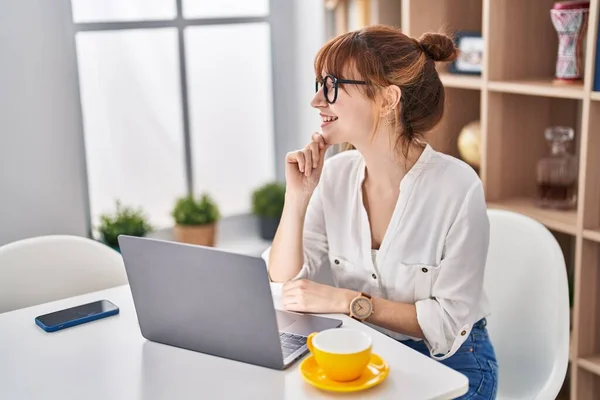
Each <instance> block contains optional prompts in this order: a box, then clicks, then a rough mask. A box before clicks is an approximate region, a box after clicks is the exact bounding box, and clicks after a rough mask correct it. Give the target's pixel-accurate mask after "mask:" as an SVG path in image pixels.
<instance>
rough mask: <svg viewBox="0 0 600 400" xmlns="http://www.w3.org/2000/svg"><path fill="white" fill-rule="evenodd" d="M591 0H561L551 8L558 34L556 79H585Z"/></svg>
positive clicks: (575, 80)
mask: <svg viewBox="0 0 600 400" xmlns="http://www.w3.org/2000/svg"><path fill="white" fill-rule="evenodd" d="M589 7H590V2H589V1H560V2H556V3H554V6H553V7H552V9H551V10H550V19H551V20H552V24H553V25H554V29H556V32H557V34H558V57H557V59H556V74H555V78H556V81H559V82H563V83H580V82H581V80H582V79H583V56H582V54H583V42H584V38H585V34H586V32H587V23H588V15H589Z"/></svg>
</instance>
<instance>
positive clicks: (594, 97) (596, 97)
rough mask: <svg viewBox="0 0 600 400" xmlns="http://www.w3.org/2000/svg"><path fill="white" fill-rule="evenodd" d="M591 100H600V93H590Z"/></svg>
mask: <svg viewBox="0 0 600 400" xmlns="http://www.w3.org/2000/svg"><path fill="white" fill-rule="evenodd" d="M590 99H592V100H600V92H592V93H590Z"/></svg>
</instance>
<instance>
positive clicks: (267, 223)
mask: <svg viewBox="0 0 600 400" xmlns="http://www.w3.org/2000/svg"><path fill="white" fill-rule="evenodd" d="M280 219H281V218H275V217H260V218H259V219H258V224H259V227H260V237H261V238H263V239H265V240H273V239H274V238H275V233H276V232H277V227H278V226H279V221H280Z"/></svg>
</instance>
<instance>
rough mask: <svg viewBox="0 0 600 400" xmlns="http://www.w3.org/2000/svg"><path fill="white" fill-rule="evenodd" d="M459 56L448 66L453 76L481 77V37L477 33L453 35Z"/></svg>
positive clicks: (482, 46) (482, 47)
mask: <svg viewBox="0 0 600 400" xmlns="http://www.w3.org/2000/svg"><path fill="white" fill-rule="evenodd" d="M455 43H456V47H457V48H458V49H459V54H458V57H457V58H456V60H454V61H453V62H452V63H451V64H450V72H452V73H455V74H468V75H481V73H482V71H483V49H484V42H483V36H482V35H481V33H479V32H458V33H457V34H456V35H455Z"/></svg>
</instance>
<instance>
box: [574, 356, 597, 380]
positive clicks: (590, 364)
mask: <svg viewBox="0 0 600 400" xmlns="http://www.w3.org/2000/svg"><path fill="white" fill-rule="evenodd" d="M577 364H578V365H579V366H580V367H581V368H583V369H585V370H586V371H589V372H591V373H593V374H596V375H599V376H600V355H597V356H591V357H585V358H580V359H579V361H578V362H577Z"/></svg>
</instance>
